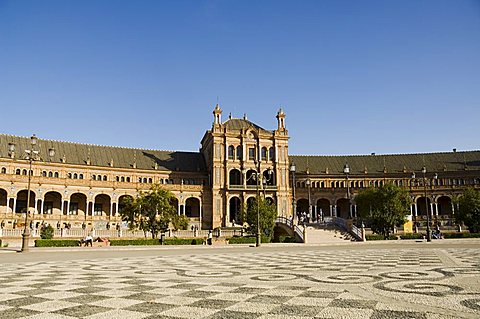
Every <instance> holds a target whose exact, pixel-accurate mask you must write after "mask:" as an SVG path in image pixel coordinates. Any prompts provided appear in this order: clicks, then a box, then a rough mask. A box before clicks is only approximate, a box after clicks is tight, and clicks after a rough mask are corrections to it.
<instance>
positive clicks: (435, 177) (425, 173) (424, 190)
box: [412, 166, 438, 242]
mask: <svg viewBox="0 0 480 319" xmlns="http://www.w3.org/2000/svg"><path fill="white" fill-rule="evenodd" d="M422 174H423V195H424V197H425V213H426V214H427V242H431V241H432V234H431V232H430V212H429V211H428V200H427V177H426V175H427V168H426V167H425V166H423V167H422ZM412 178H413V179H415V172H413V173H412ZM433 178H434V179H437V178H438V175H437V174H436V173H435V175H434V176H433Z"/></svg>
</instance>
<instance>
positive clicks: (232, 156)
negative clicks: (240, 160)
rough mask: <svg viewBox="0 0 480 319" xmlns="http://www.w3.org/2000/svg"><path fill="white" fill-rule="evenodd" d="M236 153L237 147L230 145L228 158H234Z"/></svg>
mask: <svg viewBox="0 0 480 319" xmlns="http://www.w3.org/2000/svg"><path fill="white" fill-rule="evenodd" d="M234 153H235V147H233V145H230V146H229V147H228V159H230V160H233V159H234V157H235V154H234Z"/></svg>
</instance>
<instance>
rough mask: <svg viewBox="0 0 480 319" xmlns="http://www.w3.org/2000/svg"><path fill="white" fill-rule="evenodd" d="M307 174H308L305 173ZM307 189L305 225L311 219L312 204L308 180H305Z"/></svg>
mask: <svg viewBox="0 0 480 319" xmlns="http://www.w3.org/2000/svg"><path fill="white" fill-rule="evenodd" d="M307 173H308V172H307ZM306 183H307V189H308V215H307V223H310V218H313V216H312V203H311V200H310V199H311V196H310V184H311V182H310V178H307V181H306Z"/></svg>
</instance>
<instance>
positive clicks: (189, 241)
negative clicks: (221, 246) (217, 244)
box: [165, 238, 203, 245]
mask: <svg viewBox="0 0 480 319" xmlns="http://www.w3.org/2000/svg"><path fill="white" fill-rule="evenodd" d="M201 244H203V238H165V245H201Z"/></svg>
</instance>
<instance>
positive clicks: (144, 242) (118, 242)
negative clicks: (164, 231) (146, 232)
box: [110, 239, 161, 246]
mask: <svg viewBox="0 0 480 319" xmlns="http://www.w3.org/2000/svg"><path fill="white" fill-rule="evenodd" d="M160 244H161V243H160V239H112V240H110V246H151V245H160Z"/></svg>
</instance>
